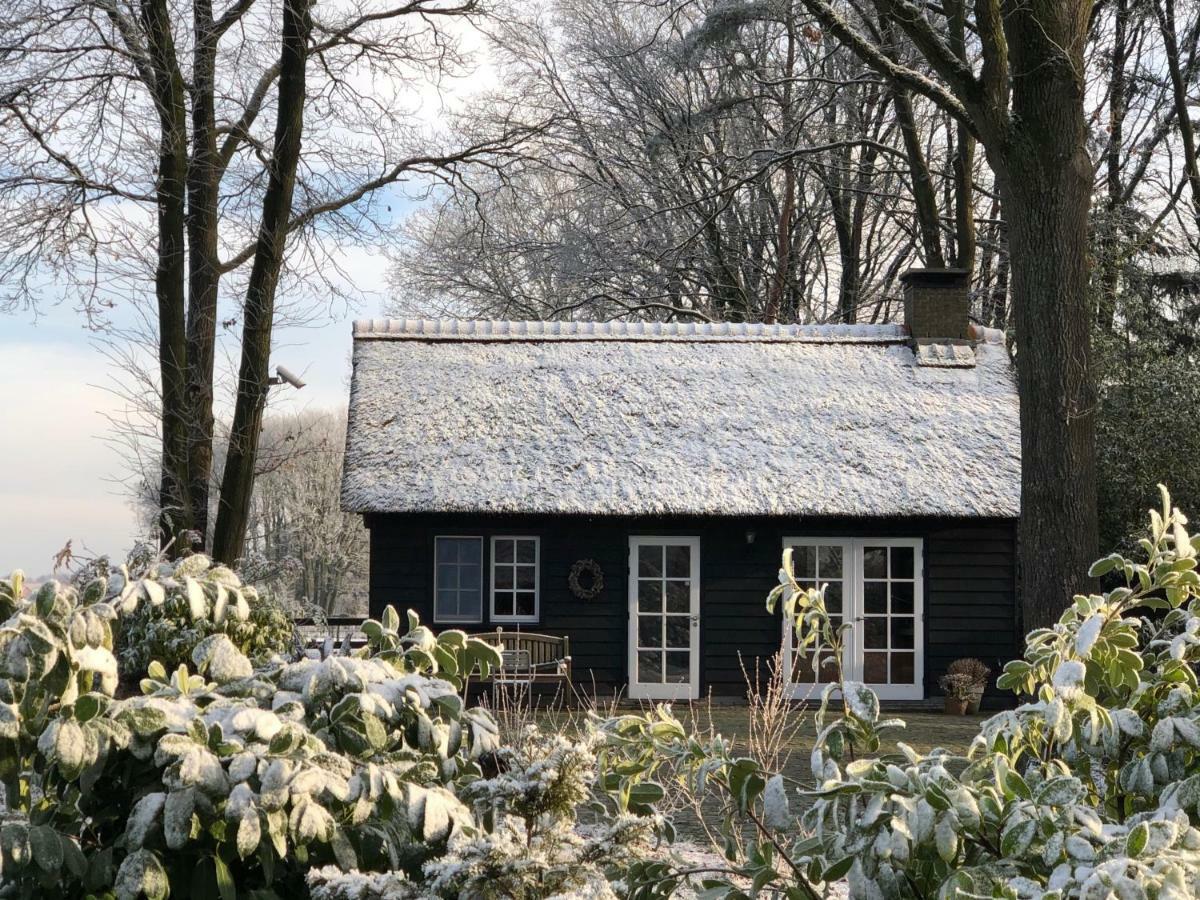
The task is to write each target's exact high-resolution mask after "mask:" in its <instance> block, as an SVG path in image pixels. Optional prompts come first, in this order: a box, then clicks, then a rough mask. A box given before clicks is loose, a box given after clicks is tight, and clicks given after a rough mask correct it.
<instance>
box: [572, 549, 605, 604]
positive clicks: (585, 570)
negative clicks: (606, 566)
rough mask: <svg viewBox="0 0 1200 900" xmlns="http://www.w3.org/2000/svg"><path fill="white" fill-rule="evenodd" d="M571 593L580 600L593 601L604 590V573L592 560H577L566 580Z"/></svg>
mask: <svg viewBox="0 0 1200 900" xmlns="http://www.w3.org/2000/svg"><path fill="white" fill-rule="evenodd" d="M567 584H569V585H570V587H571V593H572V594H574V595H575V596H576V597H578V598H579V599H580V600H595V599H596V598H597V597H599V596H600V592H601V591H603V590H604V572H603V570H601V568H600V564H599V563H598V562H596V561H595V560H594V559H581V560H577V561H576V563H575V565H573V566H571V574H570V576H569V577H568V578H567Z"/></svg>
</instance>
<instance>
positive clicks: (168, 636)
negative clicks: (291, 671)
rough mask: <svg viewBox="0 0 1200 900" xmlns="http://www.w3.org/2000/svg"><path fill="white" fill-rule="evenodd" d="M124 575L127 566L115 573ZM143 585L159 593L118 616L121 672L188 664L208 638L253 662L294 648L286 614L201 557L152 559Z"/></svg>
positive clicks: (230, 572)
mask: <svg viewBox="0 0 1200 900" xmlns="http://www.w3.org/2000/svg"><path fill="white" fill-rule="evenodd" d="M129 576H130V572H129V568H127V567H122V569H121V570H120V571H119V572H118V573H117V577H118V578H120V579H123V580H124V579H128V578H129ZM146 581H147V582H148V583H149V584H150V585H153V586H156V587H159V588H161V593H158V592H156V593H155V594H154V596H153V597H152V598H150V602H146V603H138V604H137V605H136V606H135V607H134V608H133V609H131V610H130V611H128V612H127V613H126V614H125V615H124V616H122V619H121V628H120V631H119V633H118V634H117V648H116V653H117V658H118V659H119V660H120V662H121V670H122V671H123V672H131V673H140V672H145V671H146V667H147V666H149V665H150V663H151V662H158V663H159V664H160V665H162V666H164V667H166V668H167V669H175V668H176V667H178V666H179V665H190V664H191V654H192V649H193V648H194V647H195V646H196V645H197V644H198V643H200V641H202V640H203V639H204V638H206V637H208V636H209V635H210V634H224V635H227V636H228V637H229V639H230V640H231V641H233V643H234V645H235V646H236V647H237V648H238V649H239V650H241V651H242V652H243V653H244V654H246V656H248V657H250V659H252V660H255V661H263V660H265V659H266V658H268V657H270V656H271V655H272V654H287V653H290V652H291V651H292V650H293V649H294V645H295V643H296V629H295V626H294V625H293V624H292V617H291V616H290V615H289V614H288V611H287V610H285V609H284V608H283V607H282V606H280V605H279V604H277V603H276V602H274V600H273V598H272V597H271V596H270V594H269V593H268V592H265V591H260V590H259V589H258V588H256V587H255V586H254V585H249V584H243V583H242V580H241V578H239V577H238V575H237V573H235V572H234V571H233V570H232V569H229V568H228V567H226V566H222V565H214V564H213V563H212V561H211V560H210V559H209V558H208V557H207V556H204V555H203V554H194V555H192V556H189V557H187V558H185V559H182V560H180V561H179V562H178V563H169V562H164V561H159V560H154V561H152V562H151V563H150V565H149V572H147V573H146ZM151 590H154V588H153V587H152V588H151Z"/></svg>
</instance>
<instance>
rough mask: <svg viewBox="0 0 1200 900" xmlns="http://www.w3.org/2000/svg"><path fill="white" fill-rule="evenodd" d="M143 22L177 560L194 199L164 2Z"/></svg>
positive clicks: (184, 496)
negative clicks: (190, 201)
mask: <svg viewBox="0 0 1200 900" xmlns="http://www.w3.org/2000/svg"><path fill="white" fill-rule="evenodd" d="M140 15H141V20H142V28H143V30H144V32H145V34H146V41H147V55H148V56H149V58H150V66H151V69H152V77H153V83H152V84H151V90H152V91H153V94H154V101H155V106H156V107H157V110H158V124H159V148H158V184H157V186H156V202H157V207H158V248H157V253H158V264H157V267H156V270H155V273H154V291H155V295H156V298H157V302H158V366H159V380H160V390H161V392H162V397H161V402H162V435H161V438H162V441H161V460H160V464H159V473H160V474H159V477H160V482H159V511H160V512H159V536H160V540H161V542H162V544H163V546H165V547H168V548H170V549H169V552H170V553H171V555H177V554H178V553H180V552H181V551H182V550H183V549H185V547H184V544H186V543H188V542H187V541H185V540H184V538H183V536H184V534H185V533H186V532H187V531H189V530H190V529H191V528H192V527H193V522H192V517H191V504H190V503H189V502H188V460H187V452H188V451H187V446H188V415H187V409H188V407H187V346H186V329H187V325H186V321H185V313H184V309H185V307H184V304H185V300H184V278H185V277H186V270H185V258H184V254H185V245H184V224H185V218H186V193H187V171H188V158H187V107H186V103H185V100H184V83H183V76H182V74H181V73H180V71H179V66H178V62H177V59H176V56H175V41H174V37H173V35H172V33H171V17H170V11H169V10H168V8H167V4H166V2H165V0H144V2H143V3H142V5H141V9H140Z"/></svg>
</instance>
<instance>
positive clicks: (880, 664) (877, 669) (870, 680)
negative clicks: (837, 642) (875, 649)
mask: <svg viewBox="0 0 1200 900" xmlns="http://www.w3.org/2000/svg"><path fill="white" fill-rule="evenodd" d="M887 661H888V655H887V654H886V653H864V654H863V681H865V682H866V683H867V684H887V683H888V678H887Z"/></svg>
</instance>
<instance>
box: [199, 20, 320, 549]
mask: <svg viewBox="0 0 1200 900" xmlns="http://www.w3.org/2000/svg"><path fill="white" fill-rule="evenodd" d="M311 30H312V21H311V19H310V18H309V0H286V2H285V3H284V7H283V47H282V50H281V52H280V72H279V100H278V103H279V106H278V112H277V114H276V119H275V140H274V152H273V154H272V156H271V163H270V166H269V170H268V171H269V179H268V182H267V190H266V193H265V194H264V196H263V216H262V222H261V224H260V225H259V229H258V242H257V245H256V247H255V250H254V265H253V268H252V269H251V270H250V282H249V285H248V286H247V289H246V307H245V324H244V326H243V329H242V362H241V367H240V370H239V375H238V392H237V404H236V406H235V407H234V413H233V426H232V428H231V430H230V435H229V454H228V457H227V458H226V461H225V472H224V475H223V476H222V479H221V496H220V502H219V505H218V507H217V525H216V531H215V532H214V534H213V556H214V557H216V558H217V559H218V560H220V561H221V562H224V563H229V564H232V563H234V562H236V561H237V560H238V558H239V557H241V555H242V548H243V546H244V543H245V539H246V522H247V520H248V518H249V513H250V496H251V493H252V492H253V490H254V463H255V459H256V457H257V455H258V439H259V433H260V432H261V430H262V415H263V406H264V405H265V403H266V398H267V387H268V384H267V379H268V374H267V368H268V364H269V362H270V357H271V331H272V325H273V324H274V317H275V289H276V287H277V285H278V284H279V273H280V269H281V268H282V266H283V249H284V243H285V242H286V239H287V229H288V220H289V218H290V216H291V210H292V190H293V188H294V187H295V183H296V165H297V163H298V162H299V159H300V137H301V131H302V130H303V125H304V81H305V65H306V62H307V55H308V38H309V34H310V32H311Z"/></svg>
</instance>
